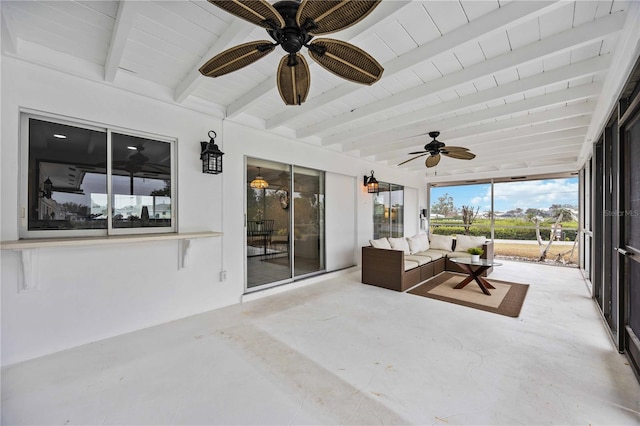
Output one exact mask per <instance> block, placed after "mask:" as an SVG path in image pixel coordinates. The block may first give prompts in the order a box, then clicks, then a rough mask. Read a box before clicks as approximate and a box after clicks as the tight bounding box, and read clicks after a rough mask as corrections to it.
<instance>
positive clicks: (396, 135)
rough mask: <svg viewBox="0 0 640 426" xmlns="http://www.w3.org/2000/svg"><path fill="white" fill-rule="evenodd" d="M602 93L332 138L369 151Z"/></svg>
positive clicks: (586, 91) (570, 93)
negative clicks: (378, 144)
mask: <svg viewBox="0 0 640 426" xmlns="http://www.w3.org/2000/svg"><path fill="white" fill-rule="evenodd" d="M601 90H602V84H600V83H599V82H596V83H589V84H583V85H580V86H576V87H572V88H569V89H566V90H560V91H557V92H552V93H549V94H546V95H540V96H536V97H534V98H529V99H525V100H522V101H517V102H512V103H509V104H505V105H501V106H498V107H494V108H489V109H484V110H480V111H475V112H472V113H469V114H462V115H458V116H456V117H451V118H447V119H444V120H439V121H435V120H427V122H426V123H425V122H424V121H423V122H421V123H418V124H410V125H399V126H397V127H395V128H394V127H384V126H382V129H384V130H381V131H379V132H378V133H376V134H374V135H367V136H364V137H363V136H361V134H362V133H365V132H362V133H354V132H345V133H344V135H340V136H334V137H332V138H333V139H334V141H333V143H337V144H341V145H342V150H343V151H351V150H354V149H360V148H362V147H366V146H368V145H370V144H371V143H372V141H373V140H375V141H381V143H384V141H389V140H399V139H403V138H408V137H411V136H415V135H420V134H424V133H427V132H429V131H432V130H439V131H440V132H442V131H443V130H446V129H455V128H456V127H459V126H460V123H466V124H471V123H477V122H480V121H485V120H491V119H496V118H499V117H504V116H509V115H511V114H516V113H519V112H525V111H528V110H531V109H540V108H549V107H553V106H555V105H559V104H565V103H568V102H573V101H579V100H583V99H587V98H591V97H594V96H597V95H599V94H600V91H601ZM376 127H378V126H376ZM367 133H368V132H367Z"/></svg>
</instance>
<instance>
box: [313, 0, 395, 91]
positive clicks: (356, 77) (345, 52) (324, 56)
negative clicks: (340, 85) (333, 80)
mask: <svg viewBox="0 0 640 426" xmlns="http://www.w3.org/2000/svg"><path fill="white" fill-rule="evenodd" d="M314 3H315V2H314ZM318 3H320V2H318ZM309 54H310V55H311V57H312V58H313V59H315V60H316V62H318V64H320V66H322V67H323V68H325V69H326V70H328V71H330V72H332V73H334V74H335V75H337V76H338V77H342V78H344V79H346V80H349V81H353V82H355V83H361V84H369V85H371V84H373V83H375V82H376V81H378V80H380V77H382V72H383V71H384V68H382V65H380V64H379V63H378V61H376V60H375V59H373V57H372V56H371V55H369V54H368V53H367V52H365V51H364V50H362V49H360V48H358V47H356V46H354V45H352V44H350V43H347V42H344V41H341V40H334V39H330V38H320V39H317V40H314V41H313V42H311V44H310V47H309Z"/></svg>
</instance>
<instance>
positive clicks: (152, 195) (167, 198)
mask: <svg viewBox="0 0 640 426" xmlns="http://www.w3.org/2000/svg"><path fill="white" fill-rule="evenodd" d="M111 146H112V152H113V160H112V161H113V165H112V171H111V173H112V180H111V181H112V193H113V227H114V228H137V227H149V226H151V227H154V226H155V227H158V226H160V227H162V226H171V146H170V144H169V143H168V142H160V141H156V140H151V139H145V138H140V137H136V136H130V135H123V134H119V133H113V134H112V136H111Z"/></svg>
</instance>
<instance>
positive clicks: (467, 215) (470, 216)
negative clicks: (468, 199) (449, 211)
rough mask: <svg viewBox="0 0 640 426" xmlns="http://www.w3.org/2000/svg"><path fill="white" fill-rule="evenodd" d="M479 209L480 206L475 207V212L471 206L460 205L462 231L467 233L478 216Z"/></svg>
mask: <svg viewBox="0 0 640 426" xmlns="http://www.w3.org/2000/svg"><path fill="white" fill-rule="evenodd" d="M479 210H480V206H478V207H476V210H475V212H474V211H473V206H462V223H464V233H465V235H469V228H470V227H471V225H472V224H473V221H474V220H475V219H476V217H477V216H478V211H479Z"/></svg>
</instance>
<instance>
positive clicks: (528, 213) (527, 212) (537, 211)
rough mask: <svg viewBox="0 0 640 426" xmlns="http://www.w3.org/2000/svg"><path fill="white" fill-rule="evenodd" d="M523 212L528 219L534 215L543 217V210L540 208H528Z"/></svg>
mask: <svg viewBox="0 0 640 426" xmlns="http://www.w3.org/2000/svg"><path fill="white" fill-rule="evenodd" d="M524 214H525V215H526V216H527V219H528V220H533V218H535V217H543V216H544V212H543V211H542V210H540V209H533V208H529V209H527V210H525V212H524Z"/></svg>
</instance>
